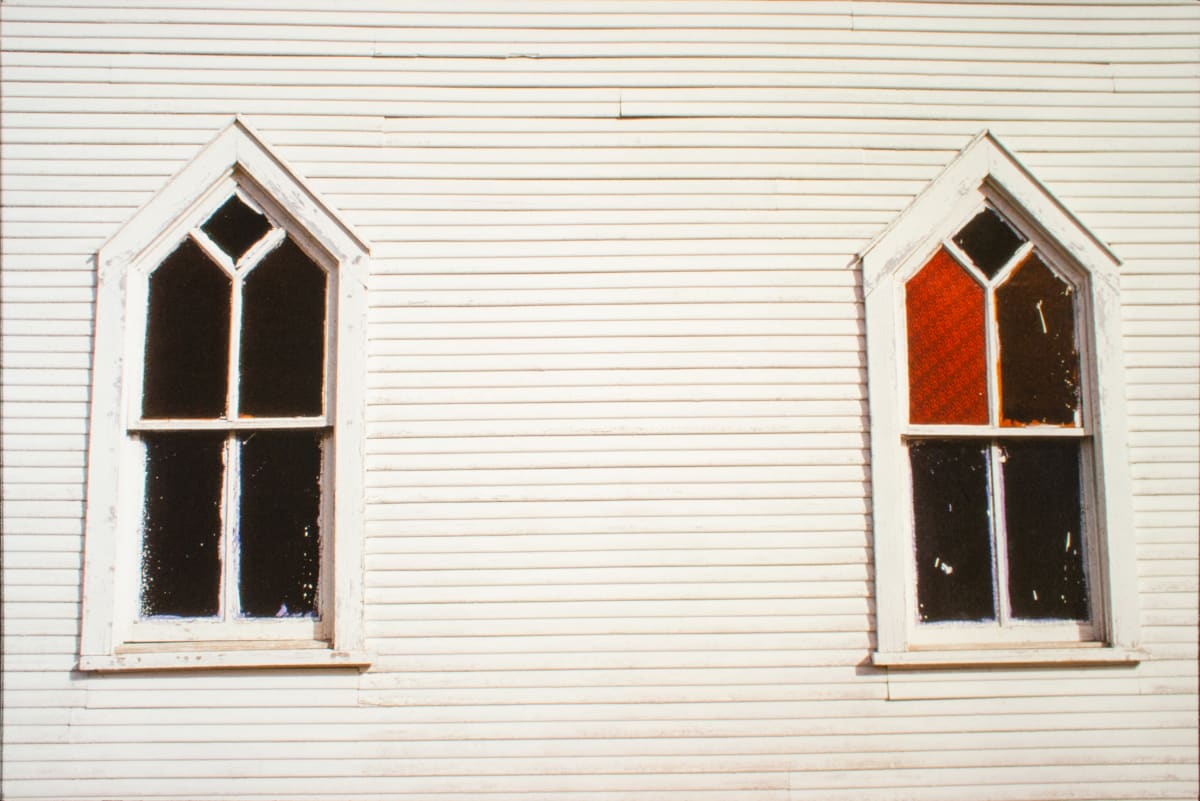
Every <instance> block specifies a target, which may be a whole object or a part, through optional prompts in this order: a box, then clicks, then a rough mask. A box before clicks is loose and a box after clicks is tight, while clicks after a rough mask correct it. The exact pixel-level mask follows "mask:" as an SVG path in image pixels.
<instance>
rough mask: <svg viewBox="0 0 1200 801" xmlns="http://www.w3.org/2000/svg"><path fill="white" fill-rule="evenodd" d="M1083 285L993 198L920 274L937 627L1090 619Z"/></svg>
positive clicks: (917, 496)
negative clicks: (1060, 268) (997, 206)
mask: <svg viewBox="0 0 1200 801" xmlns="http://www.w3.org/2000/svg"><path fill="white" fill-rule="evenodd" d="M1077 294H1078V293H1077V292H1076V287H1075V286H1074V285H1073V283H1072V281H1071V279H1069V278H1068V276H1067V275H1066V274H1064V273H1062V272H1060V271H1058V270H1056V269H1055V268H1054V267H1053V266H1052V263H1051V260H1050V259H1049V258H1048V255H1047V254H1044V253H1041V252H1039V250H1038V248H1037V247H1036V246H1035V244H1034V243H1033V242H1032V241H1030V240H1029V238H1028V237H1026V236H1025V235H1023V234H1022V233H1021V232H1020V231H1019V230H1018V229H1017V228H1016V227H1015V226H1014V225H1012V224H1011V223H1010V222H1009V221H1008V220H1006V219H1005V218H1004V217H1003V216H1002V215H1001V214H1000V213H999V212H998V211H997V210H996V209H994V208H991V207H990V206H989V207H985V208H983V209H982V210H981V211H980V212H979V213H978V214H977V215H976V216H975V217H974V218H972V219H971V220H970V221H969V222H968V223H967V224H966V225H964V226H963V227H962V228H961V229H959V230H958V231H957V232H955V233H954V234H953V235H952V236H950V237H949V238H948V239H947V240H946V241H944V242H942V243H941V245H940V247H939V249H938V250H937V252H935V253H934V255H933V256H932V257H931V258H930V259H929V260H928V261H927V262H925V264H924V265H923V266H922V267H921V268H920V269H919V270H917V272H916V273H915V274H914V275H913V276H912V277H911V278H909V279H908V281H907V283H906V284H905V288H904V299H905V318H906V332H907V350H908V353H907V370H908V415H909V418H908V426H907V430H906V432H905V442H906V445H907V449H908V461H909V467H910V470H911V481H912V526H913V535H914V541H913V546H914V547H913V550H914V560H915V568H916V570H915V575H916V613H917V617H918V619H919V621H920V622H922V623H925V624H931V623H948V622H957V623H967V622H974V623H978V624H986V625H999V626H1010V625H1019V624H1021V623H1026V622H1028V623H1035V622H1039V621H1080V622H1085V621H1087V620H1088V619H1089V617H1090V614H1091V613H1090V602H1089V591H1088V581H1087V570H1086V564H1087V555H1086V553H1085V548H1086V547H1087V546H1086V545H1085V539H1086V538H1085V537H1084V532H1083V526H1084V519H1083V509H1084V503H1083V495H1084V491H1085V487H1084V475H1085V472H1084V465H1085V463H1086V460H1087V459H1088V454H1087V449H1088V447H1089V443H1090V437H1091V432H1090V430H1089V428H1088V427H1087V425H1086V411H1087V410H1086V409H1085V408H1084V407H1083V401H1082V398H1083V397H1084V393H1083V392H1082V391H1081V389H1082V388H1081V378H1080V366H1079V365H1080V354H1079V336H1078V334H1077V325H1078V314H1079V309H1078V308H1076V297H1077Z"/></svg>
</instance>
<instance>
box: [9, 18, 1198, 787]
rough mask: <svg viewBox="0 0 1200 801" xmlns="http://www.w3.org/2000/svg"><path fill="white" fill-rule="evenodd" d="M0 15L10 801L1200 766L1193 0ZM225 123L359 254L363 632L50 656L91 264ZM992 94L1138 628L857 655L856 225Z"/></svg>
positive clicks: (900, 781)
mask: <svg viewBox="0 0 1200 801" xmlns="http://www.w3.org/2000/svg"><path fill="white" fill-rule="evenodd" d="M0 23H2V26H0V34H2V36H0V80H2V82H3V83H2V86H0V90H2V91H0V94H2V96H3V98H4V113H3V115H2V116H0V158H2V159H3V167H2V170H0V174H2V175H3V180H2V181H0V222H2V223H3V229H2V231H3V239H2V242H0V255H2V267H3V274H2V276H0V330H2V332H3V341H2V345H0V364H2V367H3V376H2V381H3V393H2V395H0V437H2V439H0V444H2V447H3V453H2V456H3V459H2V461H0V464H2V465H3V468H2V472H0V478H2V480H3V488H2V493H0V500H2V501H3V535H4V541H3V602H4V641H3V647H4V653H3V668H4V681H3V698H2V699H0V700H2V701H3V708H4V715H3V724H4V730H3V749H2V751H0V759H2V760H3V763H2V765H0V768H2V770H0V781H2V785H0V795H3V797H4V798H6V799H14V801H18V800H24V801H29V800H30V799H46V800H47V801H51V800H53V801H82V800H83V799H94V800H95V801H101V800H102V799H114V798H120V799H125V800H126V801H139V799H147V800H148V799H155V801H167V800H168V799H175V801H195V799H206V801H208V800H211V799H227V800H228V801H268V799H271V800H273V801H279V800H281V799H295V800H296V801H300V800H301V799H311V800H312V801H317V799H331V798H337V799H378V801H383V799H388V800H389V801H391V800H392V799H411V800H412V801H430V800H431V799H436V800H437V801H468V799H469V800H470V801H478V799H480V798H486V799H489V801H563V799H567V801H692V800H693V799H712V801H743V799H747V800H751V801H809V800H810V799H811V801H839V799H845V800H846V801H897V800H898V799H912V801H962V800H963V799H973V801H1049V800H1050V799H1060V800H1061V799H1074V800H1075V801H1118V800H1120V801H1135V800H1136V801H1145V800H1146V799H1194V798H1195V797H1196V795H1197V791H1198V786H1197V782H1196V773H1197V758H1196V754H1197V746H1198V740H1197V691H1196V687H1197V607H1198V601H1197V598H1198V593H1197V584H1198V581H1197V575H1200V567H1198V562H1197V547H1198V546H1197V531H1198V530H1200V502H1198V496H1200V492H1198V487H1200V379H1198V375H1200V355H1198V354H1200V268H1198V264H1200V233H1198V232H1200V189H1198V186H1200V138H1198V137H1200V7H1197V6H1196V5H1195V4H1194V3H1191V2H1176V1H1175V0H1163V2H1147V3H1137V4H1130V3H1125V2H1110V0H1091V1H1085V0H1076V1H1075V2H1069V1H1064V2H1045V3H1041V2H1039V3H1002V2H987V3H971V2H961V3H949V2H859V0H830V1H829V2H815V3H807V2H790V0H788V1H785V2H765V1H764V0H649V1H648V2H641V1H640V0H639V2H631V1H630V0H586V1H584V0H580V1H579V2H574V3H561V2H552V1H551V0H516V2H508V3H499V2H497V1H496V0H464V2H456V3H444V2H440V3H435V2H430V1H429V0H404V1H403V2H392V1H391V0H346V2H344V3H341V4H338V5H337V6H336V7H334V6H331V5H330V4H329V3H327V2H318V1H317V0H196V1H195V2H189V3H180V2H169V0H144V1H143V2H138V3H136V4H133V5H130V4H127V3H126V4H121V3H113V2H111V0H8V2H5V3H3V4H2V5H0ZM237 114H240V115H242V116H243V117H244V119H245V120H247V121H248V122H249V123H250V124H252V125H253V126H254V128H255V129H256V130H257V131H258V132H259V133H260V134H261V136H262V138H263V140H264V142H266V143H267V145H268V146H269V147H271V148H272V149H273V150H274V151H275V152H276V153H277V154H278V155H279V156H280V157H281V158H283V159H284V160H286V161H287V162H288V164H289V165H290V166H291V167H292V168H293V169H294V170H295V171H296V172H297V173H298V174H299V175H301V176H303V177H304V179H305V180H306V181H307V182H308V183H309V185H310V186H311V187H312V188H313V189H314V190H315V191H317V192H318V193H319V194H320V195H321V196H322V198H323V199H324V200H326V201H327V202H328V204H329V205H330V207H331V208H333V209H335V210H337V212H338V213H339V214H341V215H342V217H343V218H344V220H345V222H347V223H348V224H350V225H351V226H353V227H354V229H355V230H356V231H358V232H359V233H360V234H361V235H362V237H363V238H364V239H365V240H367V241H369V242H370V243H371V261H370V274H369V279H368V310H367V314H366V319H365V323H366V328H367V345H366V352H365V354H364V362H365V365H366V368H367V375H366V376H365V379H364V380H365V398H366V434H367V439H366V448H365V454H364V459H363V465H362V469H363V473H364V475H363V479H364V480H363V486H364V495H363V498H362V499H361V500H362V502H363V503H364V504H365V508H364V517H363V520H364V523H363V525H364V533H365V541H364V544H363V545H364V547H363V551H364V553H363V564H364V597H365V611H364V620H363V624H364V632H365V635H366V639H367V650H368V651H369V653H370V655H371V659H372V665H371V668H370V670H369V671H367V672H365V673H359V672H358V671H357V670H355V669H345V668H342V669H329V670H325V669H322V670H279V669H271V670H261V671H255V670H239V671H199V672H197V671H161V672H147V673H138V672H129V673H116V674H110V675H98V674H83V673H79V672H76V671H75V668H76V667H77V660H78V652H79V623H80V608H81V600H82V599H81V592H82V589H81V586H82V582H81V571H82V564H83V551H84V542H83V508H84V502H85V500H86V498H87V487H86V486H85V472H86V468H87V464H86V452H87V445H88V434H89V431H88V414H89V408H90V407H89V403H90V398H91V387H90V384H89V382H90V380H91V370H92V365H93V360H92V353H91V348H92V341H93V340H92V337H93V335H94V328H93V322H94V317H93V315H94V308H95V307H94V304H95V285H96V281H95V263H94V257H95V253H96V251H97V249H98V248H99V247H100V246H101V245H103V244H104V242H105V241H106V240H108V239H109V237H111V236H112V235H113V234H114V233H115V232H116V231H117V230H118V229H119V228H120V227H121V226H122V225H123V224H124V223H125V222H126V221H128V220H129V219H130V218H131V217H133V215H134V214H135V213H136V212H137V210H138V209H139V208H141V207H142V206H143V205H144V204H146V203H147V202H148V201H149V200H150V199H151V198H152V197H153V196H154V194H155V192H157V191H158V190H159V189H160V188H162V187H163V185H164V184H165V183H166V182H167V181H168V180H169V179H170V178H171V176H173V175H175V174H176V173H178V172H179V171H180V170H181V169H182V168H183V167H184V166H185V165H186V164H187V163H188V162H189V160H190V159H191V158H192V157H193V156H194V155H195V154H196V153H197V152H198V151H199V150H200V148H201V147H203V146H204V144H205V143H207V142H209V141H210V140H211V139H212V138H213V137H214V136H215V135H216V134H217V133H218V132H219V131H220V130H221V129H222V128H223V127H225V126H226V125H227V124H228V123H229V121H230V120H231V119H232V118H233V117H234V115H237ZM983 129H988V130H990V131H991V132H992V133H993V134H994V135H995V136H996V137H998V138H999V139H1000V140H1001V141H1003V142H1004V143H1005V145H1006V146H1007V147H1009V148H1010V149H1011V150H1012V151H1013V152H1014V153H1015V154H1017V156H1018V157H1019V158H1020V159H1021V160H1022V162H1023V163H1025V164H1026V165H1027V166H1028V167H1029V168H1030V170H1031V171H1032V173H1033V174H1034V175H1035V176H1036V177H1037V178H1038V179H1039V180H1041V181H1042V182H1044V183H1045V184H1046V186H1047V187H1048V188H1049V189H1050V190H1051V191H1052V192H1053V193H1055V195H1056V196H1057V197H1058V198H1059V199H1060V200H1061V201H1062V202H1063V204H1064V205H1065V206H1066V207H1067V208H1068V209H1069V210H1070V211H1072V212H1073V213H1074V214H1076V215H1078V217H1079V219H1080V220H1081V221H1082V223H1083V224H1084V225H1086V226H1088V227H1089V228H1090V229H1091V230H1092V231H1094V232H1095V233H1096V235H1097V236H1098V237H1099V238H1100V239H1101V240H1103V241H1104V242H1105V243H1106V244H1108V245H1109V246H1110V247H1111V248H1112V249H1113V251H1114V252H1115V253H1116V254H1117V255H1118V256H1119V257H1120V258H1121V260H1122V262H1123V265H1122V267H1121V271H1120V272H1121V277H1120V281H1121V290H1122V296H1121V297H1122V307H1121V314H1120V317H1121V322H1122V326H1123V332H1122V333H1123V336H1124V339H1123V345H1124V356H1125V362H1126V378H1127V386H1125V387H1123V388H1104V389H1105V391H1118V392H1123V393H1124V395H1125V397H1126V399H1127V402H1128V413H1129V431H1128V436H1129V442H1130V465H1129V467H1130V472H1131V476H1132V489H1133V493H1134V497H1133V498H1132V502H1131V507H1132V510H1133V523H1134V530H1132V531H1130V532H1122V534H1121V536H1128V537H1130V538H1132V541H1133V544H1134V548H1133V549H1132V550H1133V552H1134V553H1136V556H1137V564H1136V567H1135V570H1134V571H1133V572H1134V574H1135V575H1136V577H1137V599H1138V604H1139V607H1140V614H1141V639H1142V650H1143V652H1144V655H1143V660H1142V662H1141V663H1140V664H1138V665H1137V666H1120V667H1115V666H1109V667H1086V668H1079V667H1075V668H1068V667H1062V666H1054V667H1037V668H990V669H989V668H973V669H966V668H964V669H955V670H950V671H945V670H935V671H900V670H893V671H891V672H890V673H889V672H888V671H885V670H881V669H876V668H873V667H871V666H870V664H871V663H870V657H871V653H872V651H873V649H874V648H875V645H876V643H875V620H876V613H877V610H876V608H875V599H874V570H875V561H874V560H875V552H874V542H873V537H872V528H871V500H872V486H871V483H870V480H869V475H870V465H869V463H868V453H869V447H870V442H869V431H870V426H869V420H868V419H867V407H866V403H867V399H868V397H867V386H866V357H865V340H864V318H863V287H862V278H861V275H860V274H859V272H858V271H857V269H856V266H855V255H856V254H857V253H859V252H860V251H861V250H862V249H863V248H864V247H865V246H866V245H867V244H868V243H869V242H870V241H871V240H872V239H873V238H874V237H875V236H876V235H877V234H878V233H879V232H880V231H882V230H883V229H884V228H885V227H886V226H888V225H889V224H890V223H891V222H892V221H893V220H895V219H896V218H897V217H898V216H899V215H900V214H901V212H902V211H903V210H904V209H905V207H906V206H907V205H908V204H909V203H910V202H911V200H912V198H913V197H914V196H915V195H916V194H917V193H918V192H920V191H921V190H922V189H923V188H924V187H925V186H926V185H927V184H928V183H929V181H930V180H932V179H933V178H934V177H935V176H936V175H937V174H938V172H939V171H940V170H941V169H942V167H943V166H944V165H945V164H947V163H948V162H949V161H950V160H951V159H952V158H953V157H954V155H955V154H956V153H957V152H958V151H959V150H960V149H961V148H962V147H963V146H965V145H966V144H967V143H968V142H969V141H970V140H971V138H972V137H973V136H975V135H976V134H978V133H979V132H980V131H981V130H983ZM338 500H339V502H355V501H356V500H357V499H350V500H349V501H348V500H347V499H338Z"/></svg>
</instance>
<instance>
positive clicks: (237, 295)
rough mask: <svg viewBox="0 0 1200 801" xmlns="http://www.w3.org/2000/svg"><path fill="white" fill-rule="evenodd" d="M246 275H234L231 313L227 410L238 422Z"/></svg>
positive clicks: (239, 273)
mask: <svg viewBox="0 0 1200 801" xmlns="http://www.w3.org/2000/svg"><path fill="white" fill-rule="evenodd" d="M243 279H244V275H243V273H241V272H237V273H234V275H233V293H232V294H233V300H232V304H233V305H232V308H231V309H230V311H229V328H230V331H229V379H228V380H229V408H228V409H227V410H226V414H227V415H228V417H229V419H230V420H237V419H238V417H239V416H240V413H241V382H240V381H239V380H238V377H239V376H240V375H241V374H242V370H241V360H242V347H241V343H242V286H243V284H244V280H243Z"/></svg>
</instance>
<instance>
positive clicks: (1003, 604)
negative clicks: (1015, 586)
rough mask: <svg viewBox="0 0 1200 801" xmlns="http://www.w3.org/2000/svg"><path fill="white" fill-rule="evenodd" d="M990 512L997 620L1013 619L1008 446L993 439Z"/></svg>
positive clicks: (990, 463) (1003, 622)
mask: <svg viewBox="0 0 1200 801" xmlns="http://www.w3.org/2000/svg"><path fill="white" fill-rule="evenodd" d="M988 483H989V487H988V488H989V490H990V491H989V492H988V496H989V505H990V507H991V508H990V509H989V514H988V518H989V519H990V520H991V524H992V564H993V565H994V566H995V575H994V576H993V580H994V582H995V585H994V586H995V593H996V622H997V623H999V624H1000V625H1001V626H1007V625H1008V624H1009V623H1010V622H1011V615H1010V614H1009V610H1010V609H1011V605H1010V603H1009V596H1008V535H1007V531H1008V524H1007V522H1006V520H1005V514H1004V447H1003V446H1002V445H1001V444H1000V442H999V441H997V440H992V443H991V446H990V448H989V454H988Z"/></svg>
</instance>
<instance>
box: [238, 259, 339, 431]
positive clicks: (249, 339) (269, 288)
mask: <svg viewBox="0 0 1200 801" xmlns="http://www.w3.org/2000/svg"><path fill="white" fill-rule="evenodd" d="M242 299H243V302H242V365H241V371H242V375H241V414H242V415H243V416H248V417H268V416H269V417H284V416H304V415H319V414H321V411H322V408H323V407H322V401H323V395H324V392H323V390H324V376H325V271H324V270H322V269H321V268H320V267H318V266H317V265H316V264H314V263H313V261H312V260H311V259H310V258H308V256H306V255H304V252H303V251H301V250H300V248H298V247H296V245H295V244H294V243H293V242H292V241H291V240H285V241H284V242H283V243H282V244H281V245H280V246H279V247H277V248H276V249H275V250H274V251H272V252H271V253H270V254H268V255H267V257H266V258H264V259H263V260H262V262H261V263H259V265H258V266H257V267H255V268H254V271H253V272H252V273H250V275H249V277H248V278H247V279H246V284H245V288H244V290H243V295H242Z"/></svg>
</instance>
